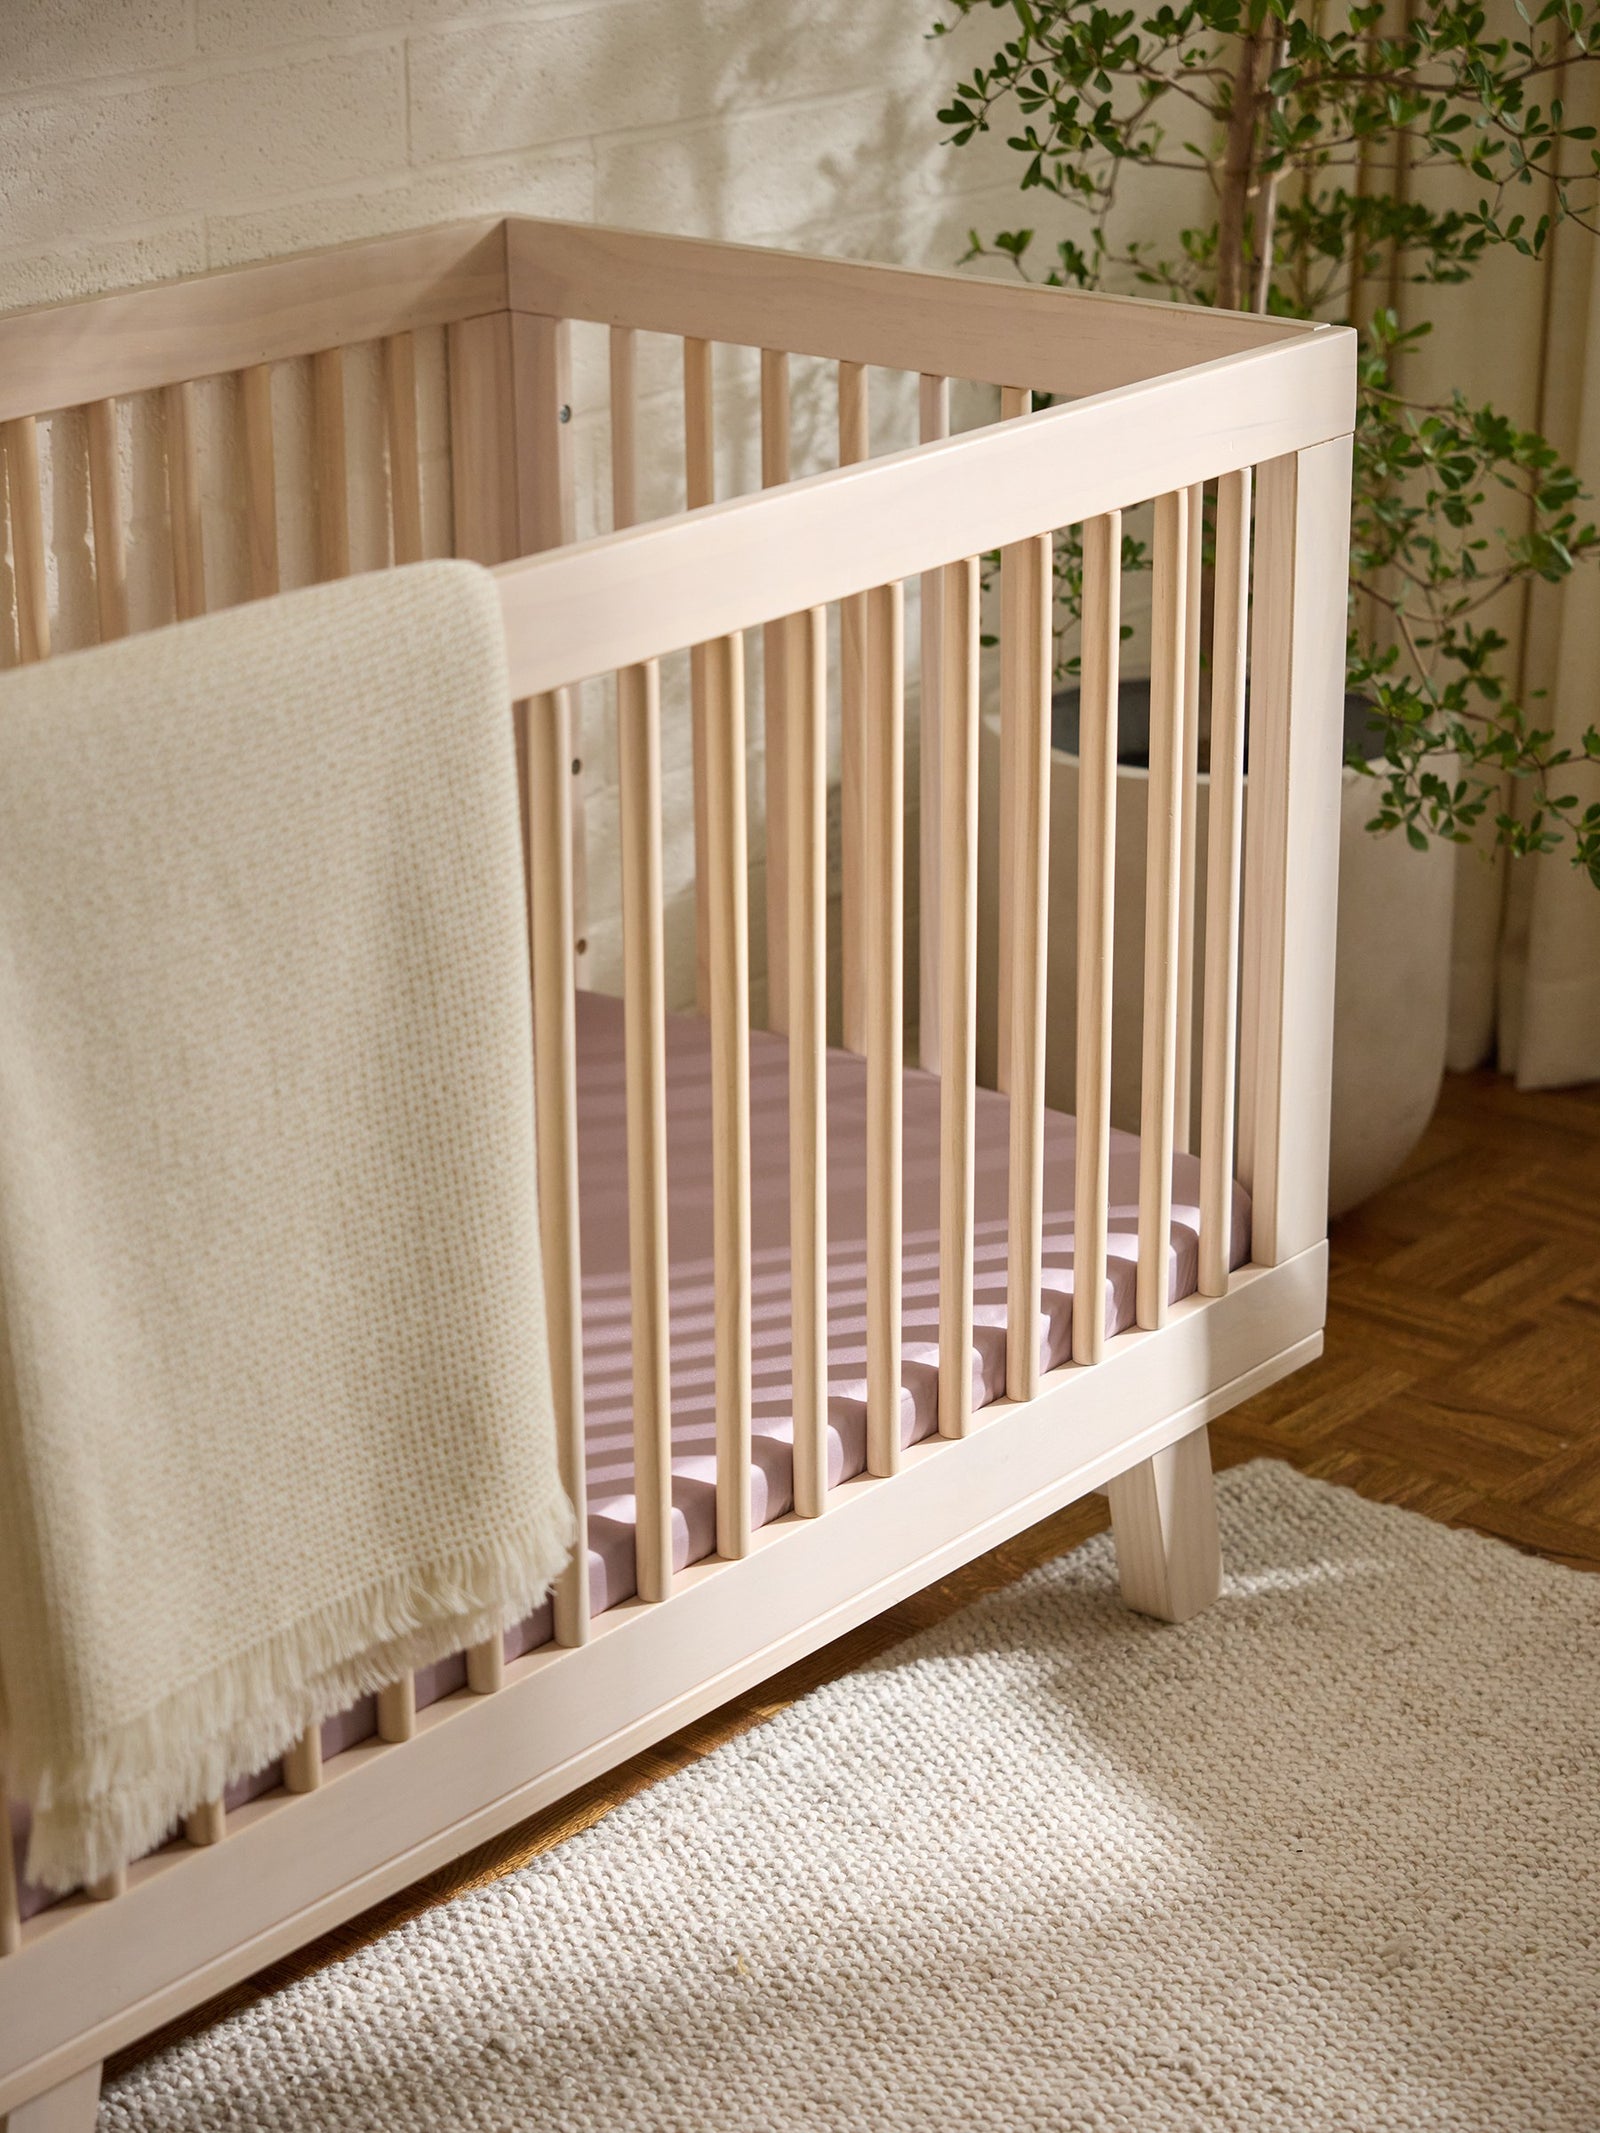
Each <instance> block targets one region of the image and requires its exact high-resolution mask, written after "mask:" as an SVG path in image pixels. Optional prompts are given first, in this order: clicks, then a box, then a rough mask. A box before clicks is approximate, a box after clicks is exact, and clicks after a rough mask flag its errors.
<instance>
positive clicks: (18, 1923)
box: [0, 1786, 22, 1956]
mask: <svg viewBox="0 0 1600 2133" xmlns="http://www.w3.org/2000/svg"><path fill="white" fill-rule="evenodd" d="M21 1946H22V1907H21V1905H20V1903H19V1902H18V1900H17V1867H16V1857H15V1854H14V1853H13V1851H12V1849H11V1807H10V1803H9V1802H8V1800H7V1799H6V1795H5V1788H4V1787H3V1786H0V1956H6V1955H15V1954H16V1952H17V1950H18V1949H19V1948H20V1947H21Z"/></svg>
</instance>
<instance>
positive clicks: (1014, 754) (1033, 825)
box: [1000, 533, 1053, 1400]
mask: <svg viewBox="0 0 1600 2133" xmlns="http://www.w3.org/2000/svg"><path fill="white" fill-rule="evenodd" d="M1052 545H1053V544H1052V541H1051V537H1050V535H1049V534H1048V533H1045V534H1040V535H1039V536H1038V538H1037V539H1035V540H1031V541H1020V542H1018V543H1017V545H1016V546H1015V547H1014V548H1008V549H1007V550H1006V551H1005V555H1006V562H1005V563H1003V564H1002V576H1003V581H1004V583H1003V592H1002V613H1001V623H1000V628H1001V643H1002V646H1004V645H1005V644H1006V643H1007V642H1009V643H1010V654H1009V656H1008V657H1004V685H1003V693H1002V698H1001V708H1000V716H1001V718H1002V720H1003V721H1004V726H1005V727H1008V728H1009V729H1010V756H1011V814H1010V816H1009V818H1008V819H1007V821H1006V828H1005V832H1004V835H1003V838H1002V842H1003V844H1004V846H1005V849H1006V856H1007V862H1008V864H1009V867H1010V870H1011V879H1012V883H1013V894H1012V899H1011V943H1010V946H1011V1029H1010V1035H1009V1042H1008V1046H1007V1049H1008V1053H1009V1056H1010V1061H1011V1150H1010V1158H1011V1159H1010V1191H1009V1203H1008V1220H1007V1235H1006V1326H1007V1329H1008V1330H1007V1335H1006V1393H1007V1397H1008V1398H1010V1399H1013V1400H1032V1399H1035V1398H1036V1397H1037V1396H1038V1391H1039V1336H1038V1327H1039V1306H1040V1301H1041V1297H1042V1295H1043V1286H1044V1034H1045V1025H1044V1009H1045V951H1046V927H1047V917H1046V899H1047V897H1048V896H1049V893H1050V860H1049V852H1050V809H1049V795H1050V682H1051V654H1052V650H1053V644H1052V635H1051V605H1050V601H1051V575H1050V561H1051V549H1052ZM1007 566H1009V567H1007ZM1003 730H1004V729H1003Z"/></svg>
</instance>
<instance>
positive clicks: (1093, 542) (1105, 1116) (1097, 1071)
mask: <svg viewBox="0 0 1600 2133" xmlns="http://www.w3.org/2000/svg"><path fill="white" fill-rule="evenodd" d="M1121 641H1122V517H1121V514H1120V513H1119V512H1116V511H1112V512H1109V513H1107V514H1106V516H1104V517H1103V518H1094V519H1090V520H1089V522H1088V523H1087V525H1085V527H1084V529H1083V634H1082V662H1081V668H1080V688H1079V698H1078V701H1079V716H1078V969H1077V984H1078V999H1077V1010H1078V1017H1077V1019H1078V1058H1077V1096H1076V1101H1075V1103H1074V1106H1073V1108H1074V1110H1075V1111H1076V1114H1077V1157H1076V1172H1075V1175H1074V1179H1073V1217H1072V1221H1073V1248H1072V1266H1073V1274H1072V1359H1073V1361H1074V1362H1075V1363H1098V1362H1099V1361H1100V1360H1101V1359H1102V1357H1103V1356H1104V1354H1105V1347H1106V1301H1105V1299H1106V1232H1107V1228H1108V1226H1109V1221H1110V1208H1109V1202H1108V1194H1109V1192H1110V1189H1111V961H1112V939H1113V925H1112V920H1113V916H1114V909H1115V896H1116V848H1117V686H1118V670H1119V666H1120V661H1121Z"/></svg>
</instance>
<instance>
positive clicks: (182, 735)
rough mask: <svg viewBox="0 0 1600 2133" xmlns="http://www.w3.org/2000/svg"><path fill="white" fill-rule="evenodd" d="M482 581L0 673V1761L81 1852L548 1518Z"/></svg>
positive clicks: (492, 682)
mask: <svg viewBox="0 0 1600 2133" xmlns="http://www.w3.org/2000/svg"><path fill="white" fill-rule="evenodd" d="M532 1090H533V1080H532V1061H531V1031H530V1002H529V984H528V961H527V937H526V916H525V910H524V903H523V889H522V869H521V863H520V852H519V838H518V823H517V786H516V771H515V762H514V752H513V746H512V730H511V721H510V717H509V708H508V690H507V682H506V673H505V663H504V652H503V647H502V643H501V637H500V623H499V613H498V607H497V603H496V599H495V596H494V593H493V590H492V587H491V584H490V581H489V579H488V577H487V576H486V574H485V573H484V572H482V571H480V570H478V569H477V568H476V567H475V566H473V565H471V564H462V563H427V564H421V565H418V566H417V567H415V568H413V569H407V570H397V571H390V572H384V573H381V574H379V575H376V576H372V577H366V578H359V579H354V580H351V581H349V582H347V583H344V584H339V585H330V586H322V587H318V588H316V589H314V590H311V591H307V592H300V593H294V594H290V595H288V596H287V597H285V598H282V599H278V600H272V601H264V602H261V603H259V604H256V605H253V606H249V607H244V608H240V609H238V610H236V611H234V612H231V613H228V614H223V615H218V616H216V617H213V618H210V619H207V620H204V621H199V622H193V623H188V624H185V625H183V626H181V627H179V628H175V629H169V630H161V631H157V632H154V633H152V634H150V635H148V636H144V637H140V638H136V639H134V640H133V641H131V642H129V643H126V644H121V645H114V646H110V647H107V648H106V649H104V650H99V651H91V652H83V653H78V654H74V655H71V656H68V657H65V658H61V659H57V660H56V661H54V662H53V663H51V664H49V665H46V666H42V667H37V668H33V669H30V670H29V671H27V672H26V673H19V674H16V675H11V676H7V677H5V678H4V679H3V680H0V1768H3V1770H4V1773H5V1779H6V1783H7V1785H8V1786H9V1788H10V1789H11V1790H12V1792H13V1793H20V1794H21V1796H22V1797H23V1798H25V1799H26V1800H27V1801H28V1802H29V1803H30V1805H31V1807H32V1810H33V1834H32V1843H31V1850H30V1854H29V1871H30V1872H31V1873H32V1874H33V1875H34V1876H35V1877H36V1878H37V1879H38V1880H40V1881H42V1882H44V1883H45V1884H46V1885H48V1886H50V1887H54V1888H63V1887H67V1886H71V1885H73V1884H75V1883H77V1882H79V1881H82V1880H88V1879H94V1878H97V1877H99V1876H101V1875H103V1874H106V1873H108V1872H110V1871H111V1870H112V1869H114V1868H115V1867H116V1866H118V1865H120V1864H121V1863H122V1862H123V1861H124V1860H126V1859H129V1858H133V1857H137V1856H138V1855H139V1854H140V1853H142V1852H143V1851H145V1850H147V1849H148V1848H149V1847H150V1846H151V1845H153V1844H155V1843H157V1842H159V1841H160V1840H161V1838H162V1837H163V1836H164V1835H165V1833H166V1832H167V1831H168V1830H170V1828H171V1827H172V1825H173V1823H174V1822H175V1820H176V1819H177V1817H178V1816H179V1815H180V1814H182V1813H183V1812H185V1811H186V1810H187V1809H189V1808H191V1807H193V1806H195V1805H196V1804H197V1803H198V1802H200V1801H202V1800H205V1799H209V1798H214V1797H215V1796H217V1795H218V1794H219V1793H220V1792H221V1791H222V1789H223V1787H224V1786H225V1785H226V1784H227V1782H228V1781H229V1780H230V1779H231V1778H233V1777H235V1776H237V1775H241V1774H243V1773H246V1772H248V1771H251V1770H255V1769H259V1768H260V1767H261V1765H262V1764H263V1763H265V1762H267V1761H268V1760H270V1759H271V1758H272V1757H273V1756H275V1755H277V1754H279V1753H280V1752H281V1751H282V1750H283V1749H284V1748H285V1747H286V1746H287V1745H288V1744H289V1742H290V1741H291V1740H293V1739H294V1738H295V1736H296V1735H298V1734H299V1733H300V1732H302V1731H303V1730H304V1729H305V1728H306V1727H307V1726H309V1725H311V1724H313V1723H315V1722H316V1721H317V1720H319V1719H321V1718H322V1717H324V1716H326V1715H327V1714H329V1713H330V1712H333V1711H335V1710H337V1709H340V1708H342V1707H343V1706H344V1705H346V1704H348V1703H349V1702H350V1701H351V1700H353V1698H354V1697H355V1696H356V1695H358V1694H359V1693H362V1692H364V1691H366V1690H369V1689H371V1688H373V1687H376V1686H377V1685H379V1684H381V1683H383V1682H385V1681H387V1680H392V1679H393V1678H395V1676H396V1675H397V1674H398V1673H399V1672H400V1671H401V1670H402V1669H403V1668H405V1667H410V1666H417V1665H421V1664H424V1663H426V1662H427V1661H429V1660H430V1659H433V1658H437V1657H440V1656H442V1655H443V1654H445V1653H447V1652H449V1651H452V1650H456V1649H458V1648H460V1647H461V1646H462V1645H464V1644H467V1643H472V1642H476V1641H478V1640H480V1639H482V1638H484V1637H487V1636H489V1635H492V1634H493V1633H495V1632H496V1631H497V1630H499V1629H500V1628H501V1627H503V1626H504V1625H506V1624H508V1623H509V1622H511V1621H513V1620H515V1619H516V1618H517V1617H518V1616H519V1615H520V1614H522V1613H524V1612H526V1611H527V1610H528V1609H529V1608H530V1607H531V1606H532V1605H534V1604H535V1603H536V1602H537V1601H538V1599H539V1598H540V1596H541V1595H542V1594H543V1593H544V1591H545V1590H546V1588H547V1586H548V1584H549V1581H550V1579H551V1578H552V1576H553V1575H554V1573H555V1571H556V1570H557V1569H558V1568H559V1567H560V1565H561V1563H562V1561H563V1560H564V1559H565V1557H566V1555H567V1553H568V1550H569V1547H570V1544H571V1540H572V1514H571V1508H570V1506H569V1504H568V1502H567V1500H566V1498H565V1496H564V1495H563V1493H562V1490H561V1486H560V1482H559V1479H558V1476H557V1470H556V1456H555V1443H554V1430H553V1424H552V1415H551V1405H550V1391H549V1376H548V1356H547V1351H546V1346H545V1324H544V1299H543V1289H542V1282H541V1271H540V1261H539V1247H538V1229H537V1205H536V1181H535V1168H534V1133H533V1108H532V1102H533V1099H532Z"/></svg>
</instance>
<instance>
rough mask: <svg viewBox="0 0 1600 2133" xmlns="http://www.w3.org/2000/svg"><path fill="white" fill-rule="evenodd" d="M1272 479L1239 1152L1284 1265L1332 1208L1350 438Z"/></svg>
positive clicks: (1271, 471) (1261, 603) (1258, 559)
mask: <svg viewBox="0 0 1600 2133" xmlns="http://www.w3.org/2000/svg"><path fill="white" fill-rule="evenodd" d="M1256 479H1257V492H1256V510H1255V598H1254V601H1253V618H1252V630H1253V637H1254V641H1253V644H1252V647H1251V658H1250V665H1251V687H1250V811H1249V820H1248V823H1247V826H1246V833H1245V906H1244V925H1245V933H1244V941H1243V946H1242V985H1243V1001H1242V1005H1241V1011H1240V1040H1239V1076H1240V1090H1239V1150H1238V1157H1237V1164H1238V1170H1239V1176H1240V1178H1241V1180H1242V1181H1243V1183H1244V1184H1245V1185H1246V1186H1247V1187H1248V1188H1249V1190H1250V1194H1251V1204H1252V1214H1251V1225H1252V1230H1251V1234H1252V1246H1251V1251H1252V1256H1253V1257H1254V1258H1255V1260H1256V1261H1257V1262H1258V1263H1259V1264H1260V1265H1263V1266H1273V1265H1276V1264H1277V1263H1278V1262H1279V1261H1280V1260H1282V1259H1286V1258H1291V1257H1292V1256H1293V1255H1294V1254H1295V1252H1296V1251H1297V1250H1299V1249H1301V1248H1303V1246H1304V1245H1306V1244H1307V1243H1309V1242H1310V1241H1312V1240H1314V1239H1315V1238H1317V1237H1320V1236H1321V1235H1322V1234H1323V1233H1324V1231H1325V1229H1326V1228H1327V1219H1328V1106H1329V1099H1330V1095H1331V1089H1332V1068H1333V960H1334V919H1335V911H1336V907H1337V902H1338V878H1339V795H1340V780H1339V765H1340V762H1341V759H1342V756H1343V746H1344V744H1343V730H1344V640H1345V606H1346V564H1347V559H1348V544H1349V525H1350V454H1349V452H1348V451H1347V450H1346V449H1345V447H1344V446H1343V445H1337V444H1333V445H1319V446H1317V447H1316V448H1315V449H1314V450H1311V451H1308V452H1301V453H1298V454H1297V455H1296V456H1295V457H1294V458H1293V459H1287V460H1284V459H1280V460H1273V461H1270V462H1269V463H1268V464H1266V465H1265V466H1262V467H1260V468H1259V469H1258V471H1257V477H1256Z"/></svg>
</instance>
